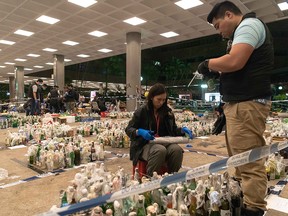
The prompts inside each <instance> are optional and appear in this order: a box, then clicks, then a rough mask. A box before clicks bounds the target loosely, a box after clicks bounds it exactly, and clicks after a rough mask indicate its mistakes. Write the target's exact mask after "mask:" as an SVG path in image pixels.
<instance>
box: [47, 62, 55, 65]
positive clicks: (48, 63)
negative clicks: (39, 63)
mask: <svg viewBox="0 0 288 216" xmlns="http://www.w3.org/2000/svg"><path fill="white" fill-rule="evenodd" d="M46 64H47V65H54V63H52V62H47V63H46Z"/></svg>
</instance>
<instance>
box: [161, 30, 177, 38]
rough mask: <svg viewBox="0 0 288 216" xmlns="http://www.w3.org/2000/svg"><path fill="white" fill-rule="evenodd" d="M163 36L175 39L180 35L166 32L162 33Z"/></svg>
mask: <svg viewBox="0 0 288 216" xmlns="http://www.w3.org/2000/svg"><path fill="white" fill-rule="evenodd" d="M160 35H161V36H163V37H166V38H170V37H175V36H178V35H179V34H177V33H175V32H172V31H170V32H165V33H162V34H160Z"/></svg>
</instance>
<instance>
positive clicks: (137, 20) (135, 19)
mask: <svg viewBox="0 0 288 216" xmlns="http://www.w3.org/2000/svg"><path fill="white" fill-rule="evenodd" d="M123 22H125V23H128V24H130V25H133V26H136V25H140V24H142V23H145V22H146V21H145V20H143V19H140V18H138V17H132V18H130V19H126V20H124V21H123Z"/></svg>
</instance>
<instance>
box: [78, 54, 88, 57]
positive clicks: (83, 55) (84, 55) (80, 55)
mask: <svg viewBox="0 0 288 216" xmlns="http://www.w3.org/2000/svg"><path fill="white" fill-rule="evenodd" d="M77 56H78V57H81V58H88V57H90V55H86V54H79V55H77Z"/></svg>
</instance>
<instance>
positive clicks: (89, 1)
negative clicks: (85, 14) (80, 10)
mask: <svg viewBox="0 0 288 216" xmlns="http://www.w3.org/2000/svg"><path fill="white" fill-rule="evenodd" d="M68 2H70V3H73V4H76V5H78V6H81V7H84V8H87V7H90V6H91V5H93V4H96V3H97V1H96V0H68Z"/></svg>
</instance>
